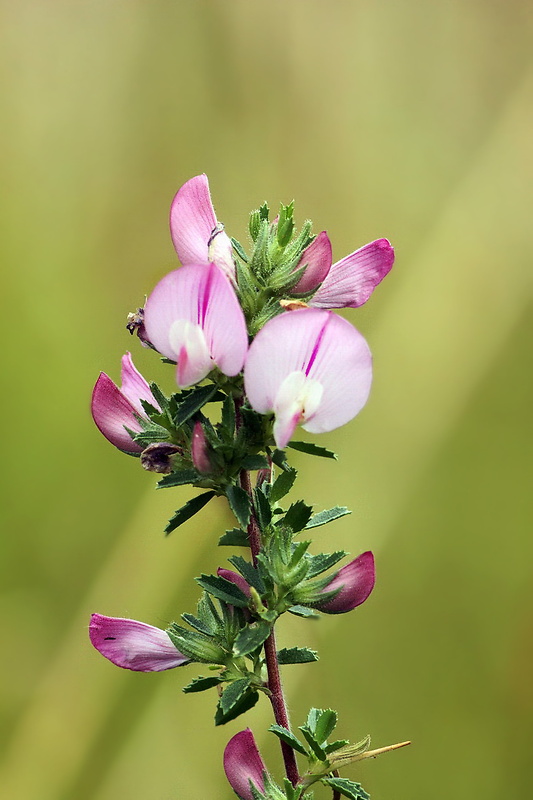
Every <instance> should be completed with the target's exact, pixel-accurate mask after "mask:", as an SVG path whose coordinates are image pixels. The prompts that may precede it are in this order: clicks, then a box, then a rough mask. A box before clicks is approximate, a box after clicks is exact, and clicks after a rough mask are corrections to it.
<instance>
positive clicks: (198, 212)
mask: <svg viewBox="0 0 533 800" xmlns="http://www.w3.org/2000/svg"><path fill="white" fill-rule="evenodd" d="M216 224H217V219H216V217H215V211H214V209H213V204H212V202H211V195H210V193H209V182H208V180H207V175H197V176H196V177H195V178H191V180H190V181H187V183H184V184H183V186H182V187H181V189H180V190H179V191H178V193H177V194H176V196H175V197H174V200H173V201H172V205H171V206H170V234H171V236H172V241H173V242H174V247H175V248H176V252H177V254H178V257H179V260H180V261H181V263H182V264H183V265H185V264H208V263H209V259H208V257H207V249H208V242H209V239H210V237H211V233H212V232H213V230H214V228H215V227H216Z"/></svg>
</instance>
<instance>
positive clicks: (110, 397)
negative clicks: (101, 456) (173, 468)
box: [91, 372, 153, 453]
mask: <svg viewBox="0 0 533 800" xmlns="http://www.w3.org/2000/svg"><path fill="white" fill-rule="evenodd" d="M152 401H153V398H152ZM91 412H92V415H93V419H94V421H95V423H96V427H97V428H98V430H99V431H100V432H101V433H103V435H104V436H105V437H106V439H107V440H108V441H110V442H111V444H114V445H115V447H118V448H119V450H124V451H125V452H126V453H140V452H141V451H142V447H141V446H140V445H138V444H137V443H136V442H134V441H133V439H132V438H131V436H130V435H129V433H128V432H127V431H126V430H125V428H124V426H126V427H128V428H130V430H132V431H134V432H135V433H140V431H141V430H142V427H141V426H140V425H139V423H138V422H137V420H136V419H135V413H136V412H137V407H136V406H134V405H133V403H132V402H131V401H130V400H128V398H127V397H126V396H125V395H124V394H123V393H122V392H121V391H120V389H119V388H118V387H117V386H116V385H115V384H114V383H113V381H112V380H111V378H110V377H109V376H108V375H106V374H105V372H101V373H100V377H99V378H98V380H97V381H96V384H95V387H94V389H93V395H92V400H91ZM142 413H143V416H145V415H144V412H142Z"/></svg>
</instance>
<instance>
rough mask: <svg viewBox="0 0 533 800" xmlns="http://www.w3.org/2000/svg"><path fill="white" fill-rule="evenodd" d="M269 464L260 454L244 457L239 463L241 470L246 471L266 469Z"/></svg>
mask: <svg viewBox="0 0 533 800" xmlns="http://www.w3.org/2000/svg"><path fill="white" fill-rule="evenodd" d="M269 467H270V464H269V463H268V461H267V460H266V458H265V457H264V456H262V455H260V454H257V455H251V456H245V457H244V458H243V460H242V461H241V469H248V470H252V471H253V470H257V469H268V468H269Z"/></svg>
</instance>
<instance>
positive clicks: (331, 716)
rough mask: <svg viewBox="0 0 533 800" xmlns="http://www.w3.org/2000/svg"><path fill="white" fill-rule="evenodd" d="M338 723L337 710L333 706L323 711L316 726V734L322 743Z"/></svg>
mask: <svg viewBox="0 0 533 800" xmlns="http://www.w3.org/2000/svg"><path fill="white" fill-rule="evenodd" d="M336 725H337V712H336V711H333V709H332V708H326V709H325V710H324V711H321V713H320V715H319V717H318V719H317V722H316V726H315V736H316V739H317V741H318V742H320V744H322V745H323V744H324V743H325V742H326V741H327V739H328V737H329V736H330V735H331V734H332V733H333V731H334V730H335V727H336Z"/></svg>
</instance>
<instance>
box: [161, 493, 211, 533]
mask: <svg viewBox="0 0 533 800" xmlns="http://www.w3.org/2000/svg"><path fill="white" fill-rule="evenodd" d="M214 496H215V492H204V493H203V494H199V495H197V496H196V497H192V498H191V499H190V500H189V501H188V502H187V503H185V505H184V506H182V507H181V508H178V510H177V511H176V513H175V514H174V516H173V517H172V518H171V519H170V520H169V522H168V525H167V527H166V528H165V533H166V534H167V535H168V534H169V533H172V531H174V530H176V528H179V526H180V525H183V523H184V522H187V520H188V519H190V518H191V517H194V515H195V514H197V513H198V511H200V510H201V509H202V508H203V507H204V506H205V505H207V503H208V502H209V501H210V500H211V498H212V497H214Z"/></svg>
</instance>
